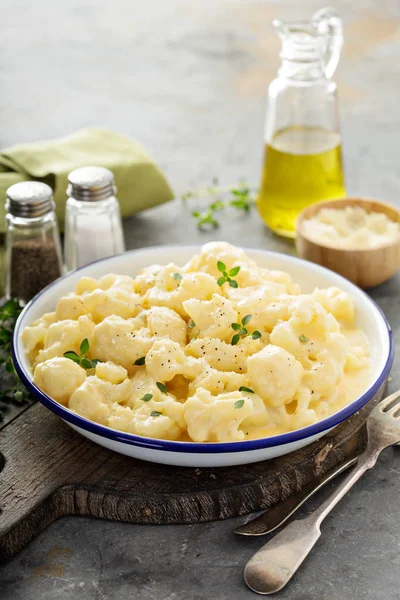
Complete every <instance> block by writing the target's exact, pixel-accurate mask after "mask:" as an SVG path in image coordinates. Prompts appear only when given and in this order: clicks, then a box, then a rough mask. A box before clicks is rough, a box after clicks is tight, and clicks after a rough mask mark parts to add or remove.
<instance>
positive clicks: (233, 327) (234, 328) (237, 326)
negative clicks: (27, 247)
mask: <svg viewBox="0 0 400 600" xmlns="http://www.w3.org/2000/svg"><path fill="white" fill-rule="evenodd" d="M231 327H232V329H233V330H234V331H239V329H240V324H239V323H232V324H231Z"/></svg>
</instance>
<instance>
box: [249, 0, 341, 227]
mask: <svg viewBox="0 0 400 600" xmlns="http://www.w3.org/2000/svg"><path fill="white" fill-rule="evenodd" d="M273 25H274V27H275V29H276V31H277V32H278V35H279V37H280V38H281V40H282V50H281V54H280V57H281V66H280V69H279V72H278V77H277V78H276V79H275V80H274V81H272V83H271V84H270V86H269V91H268V108H267V118H266V127H265V154H264V164H263V172H262V181H261V187H260V192H259V198H258V208H259V211H260V214H261V216H262V218H263V220H264V222H265V223H266V225H268V227H270V229H272V230H273V231H274V232H276V233H277V234H279V235H283V236H286V237H294V236H295V223H296V217H297V215H298V214H299V212H300V211H301V210H302V209H303V208H305V207H306V206H308V205H310V204H313V203H314V202H318V201H320V200H324V199H327V198H336V197H340V196H343V195H344V194H345V187H344V175H343V166H342V155H341V136H340V131H339V122H338V106H337V95H336V83H335V82H334V81H332V80H331V77H332V75H333V73H334V72H335V69H336V67H337V64H338V62H339V57H340V51H341V48H342V45H343V34H342V21H341V19H340V17H339V15H338V13H337V12H336V11H335V10H333V9H330V8H324V9H322V10H320V11H318V12H317V13H316V14H315V15H314V16H313V18H312V19H311V20H310V21H299V22H283V21H277V20H275V21H274V22H273Z"/></svg>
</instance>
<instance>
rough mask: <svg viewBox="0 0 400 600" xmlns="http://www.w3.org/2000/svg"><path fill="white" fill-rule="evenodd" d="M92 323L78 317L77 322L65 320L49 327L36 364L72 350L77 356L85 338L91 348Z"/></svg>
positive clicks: (83, 317) (85, 318)
mask: <svg viewBox="0 0 400 600" xmlns="http://www.w3.org/2000/svg"><path fill="white" fill-rule="evenodd" d="M93 329H94V323H93V321H92V320H91V319H89V317H87V316H82V317H79V319H78V320H77V321H74V320H72V319H67V320H65V321H58V322H57V323H53V324H52V325H50V327H49V328H48V330H47V331H46V335H45V339H44V349H43V350H40V351H39V353H38V355H37V358H36V364H38V363H41V362H44V361H45V360H48V359H49V358H53V357H55V356H63V354H64V352H68V351H69V350H72V351H73V352H76V353H77V354H79V348H80V345H81V343H82V341H83V340H84V339H85V338H87V339H88V341H89V345H90V347H91V346H92V337H93Z"/></svg>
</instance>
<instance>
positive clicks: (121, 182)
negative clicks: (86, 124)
mask: <svg viewBox="0 0 400 600" xmlns="http://www.w3.org/2000/svg"><path fill="white" fill-rule="evenodd" d="M90 165H96V166H100V167H107V168H109V169H111V171H112V172H113V173H114V177H115V184H116V186H117V190H118V191H117V197H118V200H119V202H120V206H121V213H122V216H123V217H127V216H130V215H133V214H134V213H137V212H139V211H141V210H144V209H145V208H150V207H152V206H156V205H157V204H161V203H162V202H166V201H167V200H171V199H172V198H173V193H172V190H171V188H170V186H169V184H168V182H167V180H166V178H165V177H164V175H163V174H162V172H161V171H160V169H159V168H158V167H157V165H156V164H155V163H154V161H153V160H152V159H151V157H150V156H149V155H148V154H147V152H146V151H145V150H144V149H143V148H142V146H140V145H139V144H138V143H137V142H134V141H133V140H130V139H128V138H126V137H124V136H122V135H119V134H117V133H114V132H112V131H109V130H107V129H101V128H97V127H93V128H89V129H83V130H82V131H78V132H76V133H74V134H72V135H69V136H67V137H64V138H61V139H59V140H50V141H44V142H36V143H32V144H21V145H19V146H13V147H12V148H7V149H5V150H3V151H2V152H0V198H2V199H1V200H0V232H4V230H5V220H4V213H5V196H6V191H7V188H8V187H9V186H10V185H12V184H13V183H18V182H19V181H26V180H27V179H35V180H39V181H44V182H45V183H47V184H49V185H50V186H51V187H52V188H53V191H54V200H55V203H56V211H57V216H58V219H59V223H60V227H61V229H62V228H63V221H64V209H65V201H66V198H67V195H66V189H67V185H68V180H67V178H68V173H70V171H72V170H73V169H76V168H78V167H84V166H90Z"/></svg>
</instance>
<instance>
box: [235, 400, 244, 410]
mask: <svg viewBox="0 0 400 600" xmlns="http://www.w3.org/2000/svg"><path fill="white" fill-rule="evenodd" d="M243 404H244V400H236V402H235V404H234V405H233V408H242V406H243Z"/></svg>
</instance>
